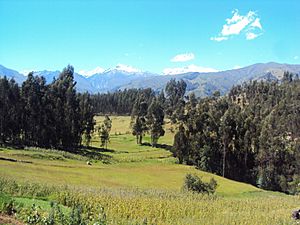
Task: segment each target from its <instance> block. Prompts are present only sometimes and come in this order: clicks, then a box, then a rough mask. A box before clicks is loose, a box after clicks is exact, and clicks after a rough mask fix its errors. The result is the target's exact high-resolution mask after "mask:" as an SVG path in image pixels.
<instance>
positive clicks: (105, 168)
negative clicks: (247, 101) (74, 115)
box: [0, 116, 299, 225]
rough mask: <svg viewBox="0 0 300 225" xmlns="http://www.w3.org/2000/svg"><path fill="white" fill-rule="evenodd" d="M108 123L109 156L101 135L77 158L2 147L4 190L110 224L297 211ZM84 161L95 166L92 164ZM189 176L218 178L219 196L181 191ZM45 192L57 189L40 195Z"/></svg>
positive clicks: (289, 202)
mask: <svg viewBox="0 0 300 225" xmlns="http://www.w3.org/2000/svg"><path fill="white" fill-rule="evenodd" d="M111 119H112V121H113V124H112V130H111V138H110V143H109V145H108V149H107V150H105V149H100V148H99V137H98V136H97V135H96V134H94V137H93V140H92V143H91V145H92V146H91V148H89V149H82V150H80V151H78V154H71V153H67V152H62V151H57V150H45V149H38V148H28V149H21V150H17V149H11V148H1V149H0V159H1V160H0V167H1V170H0V177H1V178H2V179H4V181H2V182H0V190H2V191H3V192H6V193H8V194H9V195H10V196H12V197H14V198H15V199H16V201H17V202H18V201H20V197H24V196H25V197H27V198H28V197H29V199H28V201H29V202H32V200H31V199H32V198H34V194H32V193H31V192H30V193H31V194H30V193H29V194H28V192H26V191H24V189H26V190H27V189H32V188H33V187H34V189H33V190H34V191H36V192H38V193H45V194H40V195H41V196H40V197H42V198H43V199H45V200H47V201H50V200H54V201H57V202H58V203H60V204H62V205H64V206H67V207H72V204H75V203H74V202H77V203H80V204H82V205H83V206H85V207H86V206H87V205H90V207H91V208H87V209H86V210H87V211H89V212H93V213H96V212H97V210H98V209H99V205H101V206H103V207H104V208H105V211H106V213H107V221H108V224H132V223H138V224H141V223H142V222H143V221H144V220H145V218H146V220H147V221H148V223H149V224H185V225H186V224H208V223H209V224H232V223H231V222H232V221H237V223H236V224H279V223H280V224H283V223H284V224H286V223H287V222H290V211H291V210H293V209H294V208H296V207H297V202H298V200H299V198H298V197H290V196H286V195H283V194H278V193H273V192H267V191H263V190H261V189H258V188H256V187H254V186H252V185H249V184H245V183H241V182H236V181H232V180H229V179H226V178H223V177H220V176H216V175H213V174H210V173H206V172H202V171H199V170H196V169H195V168H194V167H191V166H186V165H180V164H177V163H176V159H175V158H174V157H173V156H172V153H171V152H170V151H167V150H166V149H163V148H152V147H151V146H146V145H145V146H139V145H137V144H136V143H135V137H133V136H132V135H131V134H130V128H129V123H130V118H129V117H121V116H119V117H111ZM101 120H103V118H102V117H97V122H98V123H99V122H100V121H101ZM166 128H167V129H166V130H167V132H166V135H165V136H164V137H163V138H161V140H160V142H159V143H160V144H167V145H170V144H171V143H172V137H173V133H171V132H170V129H168V128H170V125H169V124H167V125H166ZM144 139H145V140H144V141H145V142H147V140H149V139H148V137H145V138H144ZM87 161H90V162H91V163H92V165H87ZM187 173H196V174H198V175H200V176H201V177H202V178H203V180H204V181H208V180H209V179H210V178H212V177H213V178H215V179H216V180H217V182H218V188H217V191H216V196H203V195H199V194H191V193H185V192H182V190H181V188H182V185H183V179H184V177H185V175H186V174H187ZM7 179H8V182H6V181H5V180H7ZM10 182H12V184H13V185H12V184H9V183H10ZM15 183H17V186H14V185H15ZM66 185H67V186H68V188H67V189H65V188H66ZM6 186H9V187H10V186H12V187H14V188H7V187H6ZM27 186H29V187H27ZM22 187H23V189H22ZM24 187H26V188H24ZM45 187H47V188H49V187H53V188H54V189H53V191H51V190H52V189H50V191H48V189H47V191H43V190H44V189H45ZM12 189H14V190H12ZM34 191H33V192H34ZM43 195H44V196H43ZM17 197H18V198H17ZM22 201H23V202H24V199H22ZM25 202H27V200H26V201H25ZM70 202H73V203H70ZM43 204H47V203H43ZM43 204H42V205H43ZM27 205H28V204H27ZM282 205H284V207H281V206H282ZM97 207H98V208H97ZM45 210H46V211H47V207H46V209H45ZM264 212H268V213H267V214H268V215H267V216H266V215H265V214H266V213H264ZM215 214H218V217H215Z"/></svg>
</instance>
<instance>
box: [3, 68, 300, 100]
mask: <svg viewBox="0 0 300 225" xmlns="http://www.w3.org/2000/svg"><path fill="white" fill-rule="evenodd" d="M284 71H289V72H292V73H297V74H300V65H291V64H280V63H274V62H270V63H258V64H254V65H251V66H247V67H244V68H240V69H234V70H227V71H220V72H210V73H199V72H190V73H185V74H177V75H158V74H153V73H149V72H141V71H138V70H134V69H132V68H129V67H124V66H120V65H118V66H116V67H115V68H113V69H109V70H106V71H104V72H103V73H96V74H94V75H92V76H89V77H85V76H82V75H80V74H78V73H74V79H75V81H76V82H77V85H76V88H77V90H78V91H79V92H85V91H88V92H90V93H97V92H100V93H106V92H114V91H116V90H123V89H130V88H152V89H154V90H155V91H160V90H162V89H164V87H165V85H166V84H167V82H168V81H169V80H170V79H177V80H178V79H183V80H184V81H185V82H186V83H187V92H194V93H195V94H196V95H197V96H200V97H204V96H209V95H211V94H212V93H213V92H214V91H217V90H219V91H220V92H221V94H225V93H227V92H228V91H229V90H230V89H231V87H232V86H234V85H237V84H241V83H243V82H246V81H250V80H273V81H276V80H280V79H281V78H282V77H283V73H284ZM59 73H60V72H59V71H39V72H35V73H34V74H35V75H39V76H44V77H45V78H46V80H47V82H48V83H50V82H51V81H52V80H53V78H57V76H58V75H59ZM0 76H7V77H8V78H14V79H15V80H16V81H17V82H18V83H19V84H20V83H22V82H23V81H24V80H25V79H26V76H23V75H22V74H20V73H18V72H17V71H14V70H11V69H8V68H5V67H4V66H1V65H0Z"/></svg>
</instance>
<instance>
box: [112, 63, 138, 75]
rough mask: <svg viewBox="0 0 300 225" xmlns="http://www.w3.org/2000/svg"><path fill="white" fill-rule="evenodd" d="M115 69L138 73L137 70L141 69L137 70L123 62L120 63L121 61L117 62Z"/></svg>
mask: <svg viewBox="0 0 300 225" xmlns="http://www.w3.org/2000/svg"><path fill="white" fill-rule="evenodd" d="M116 70H121V71H125V72H129V73H138V72H141V70H139V69H137V68H134V67H132V66H128V65H125V64H121V63H119V64H118V65H117V66H116Z"/></svg>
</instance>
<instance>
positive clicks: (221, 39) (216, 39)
mask: <svg viewBox="0 0 300 225" xmlns="http://www.w3.org/2000/svg"><path fill="white" fill-rule="evenodd" d="M210 40H212V41H217V42H220V41H226V40H228V37H211V38H210Z"/></svg>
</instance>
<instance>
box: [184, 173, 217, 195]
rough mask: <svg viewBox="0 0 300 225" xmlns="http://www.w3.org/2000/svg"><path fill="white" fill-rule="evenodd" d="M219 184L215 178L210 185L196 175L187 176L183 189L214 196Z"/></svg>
mask: <svg viewBox="0 0 300 225" xmlns="http://www.w3.org/2000/svg"><path fill="white" fill-rule="evenodd" d="M217 186H218V184H217V181H216V180H215V179H214V178H211V179H210V181H209V183H206V182H204V181H202V180H201V178H200V177H199V176H197V175H196V174H187V175H186V176H185V179H184V185H183V189H184V190H187V191H193V192H196V193H203V194H214V193H215V191H216V188H217Z"/></svg>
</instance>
